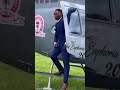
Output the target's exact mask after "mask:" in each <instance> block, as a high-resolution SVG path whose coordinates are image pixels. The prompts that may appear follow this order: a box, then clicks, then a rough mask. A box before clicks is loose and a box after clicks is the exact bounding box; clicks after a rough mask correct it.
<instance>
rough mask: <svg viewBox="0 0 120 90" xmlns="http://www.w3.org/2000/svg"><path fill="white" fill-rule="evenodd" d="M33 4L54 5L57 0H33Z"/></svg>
mask: <svg viewBox="0 0 120 90" xmlns="http://www.w3.org/2000/svg"><path fill="white" fill-rule="evenodd" d="M35 2H36V3H37V4H38V3H55V2H58V0H35Z"/></svg>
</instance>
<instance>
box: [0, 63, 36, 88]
mask: <svg viewBox="0 0 120 90" xmlns="http://www.w3.org/2000/svg"><path fill="white" fill-rule="evenodd" d="M33 82H34V75H33V74H30V73H27V72H24V71H22V70H20V69H17V68H15V67H12V66H10V65H8V64H4V63H2V62H0V90H34V83H33Z"/></svg>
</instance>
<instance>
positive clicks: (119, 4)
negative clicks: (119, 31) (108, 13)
mask: <svg viewBox="0 0 120 90" xmlns="http://www.w3.org/2000/svg"><path fill="white" fill-rule="evenodd" d="M114 2H115V5H114V6H115V8H114V10H115V18H116V22H117V23H120V12H119V10H120V0H114Z"/></svg>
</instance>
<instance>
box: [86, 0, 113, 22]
mask: <svg viewBox="0 0 120 90" xmlns="http://www.w3.org/2000/svg"><path fill="white" fill-rule="evenodd" d="M86 9H87V10H86V17H88V18H93V19H99V20H104V21H110V20H111V17H110V16H111V15H110V5H109V0H91V1H90V2H89V0H86Z"/></svg>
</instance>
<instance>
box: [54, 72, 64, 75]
mask: <svg viewBox="0 0 120 90" xmlns="http://www.w3.org/2000/svg"><path fill="white" fill-rule="evenodd" d="M63 74H64V72H63V71H59V72H56V73H54V75H63Z"/></svg>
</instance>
